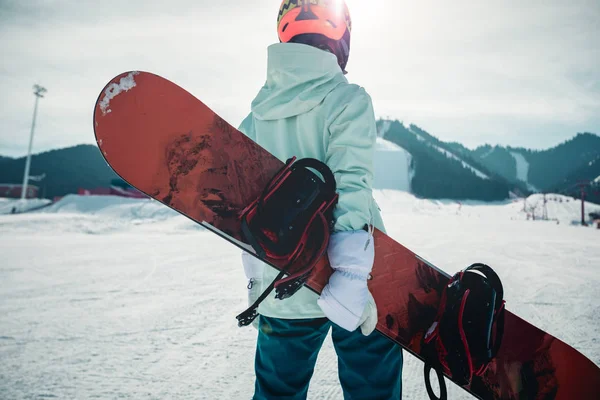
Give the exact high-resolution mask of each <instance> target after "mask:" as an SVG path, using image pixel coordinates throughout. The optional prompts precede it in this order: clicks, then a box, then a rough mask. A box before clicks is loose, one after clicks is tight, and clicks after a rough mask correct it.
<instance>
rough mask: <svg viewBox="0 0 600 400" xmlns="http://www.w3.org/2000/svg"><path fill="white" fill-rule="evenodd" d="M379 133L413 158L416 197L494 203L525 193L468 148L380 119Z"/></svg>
mask: <svg viewBox="0 0 600 400" xmlns="http://www.w3.org/2000/svg"><path fill="white" fill-rule="evenodd" d="M378 132H379V135H380V136H381V137H383V138H385V139H386V140H389V141H391V142H393V143H395V144H396V145H398V146H400V147H402V148H403V149H404V150H406V151H407V152H408V153H410V155H411V156H412V165H411V170H412V171H413V178H412V182H411V191H412V192H413V193H414V194H415V195H417V196H419V197H424V198H438V199H441V198H444V199H472V200H484V201H493V200H503V199H506V198H509V197H510V195H511V192H514V193H519V194H523V193H527V188H526V186H525V185H524V184H522V183H520V182H509V181H508V180H507V179H506V178H504V177H502V176H501V175H499V174H498V173H496V172H495V171H494V170H493V169H490V168H488V167H487V166H486V165H485V164H483V163H482V162H480V161H479V159H478V158H475V157H472V155H471V154H470V153H469V151H468V149H466V148H464V147H463V146H460V145H458V146H456V145H451V144H448V143H445V142H442V141H441V140H439V139H438V138H436V137H435V136H433V135H431V134H430V133H428V132H426V131H425V130H423V129H421V128H419V127H418V126H416V125H412V124H411V125H409V126H405V125H404V124H403V123H401V122H399V121H386V120H380V121H378ZM461 148H463V149H464V150H465V151H462V150H461Z"/></svg>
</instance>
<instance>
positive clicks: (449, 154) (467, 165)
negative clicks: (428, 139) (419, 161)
mask: <svg viewBox="0 0 600 400" xmlns="http://www.w3.org/2000/svg"><path fill="white" fill-rule="evenodd" d="M430 145H431V147H433V148H434V149H436V150H437V151H439V152H440V153H442V154H444V155H445V156H446V157H448V158H453V159H455V160H457V161H460V162H461V163H462V166H463V167H465V168H467V169H470V170H471V172H473V173H474V174H475V175H477V176H478V177H479V178H481V179H490V178H489V177H488V176H487V175H486V174H484V173H483V172H481V171H479V170H478V169H477V168H475V167H473V166H471V165H469V164H468V163H467V162H465V161H464V160H462V159H461V158H459V157H457V156H455V155H454V154H452V153H451V152H449V151H448V150H444V149H442V148H441V147H439V146H436V145H434V144H430Z"/></svg>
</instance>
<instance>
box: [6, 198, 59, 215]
mask: <svg viewBox="0 0 600 400" xmlns="http://www.w3.org/2000/svg"><path fill="white" fill-rule="evenodd" d="M50 203H51V201H50V200H47V199H25V200H21V199H7V198H0V214H11V213H12V212H13V211H14V212H16V213H23V212H27V211H30V210H35V209H38V208H40V207H44V206H46V205H48V204H50Z"/></svg>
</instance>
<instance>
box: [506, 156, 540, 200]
mask: <svg viewBox="0 0 600 400" xmlns="http://www.w3.org/2000/svg"><path fill="white" fill-rule="evenodd" d="M510 155H511V156H512V157H513V158H514V160H515V164H516V167H517V179H518V180H520V181H521V182H523V183H525V184H526V185H527V187H528V188H529V190H531V191H534V192H538V190H537V189H536V188H535V186H533V185H532V184H530V183H529V181H528V176H529V162H527V159H525V156H524V155H523V154H521V153H519V152H516V151H511V152H510Z"/></svg>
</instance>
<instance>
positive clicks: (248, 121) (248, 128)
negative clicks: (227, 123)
mask: <svg viewBox="0 0 600 400" xmlns="http://www.w3.org/2000/svg"><path fill="white" fill-rule="evenodd" d="M238 131H240V132H242V133H243V134H244V135H246V136H248V137H249V138H250V139H252V140H254V141H255V142H256V134H255V132H254V118H252V113H250V114H248V116H247V117H246V118H244V120H243V121H242V123H241V124H240V126H239V127H238Z"/></svg>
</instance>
